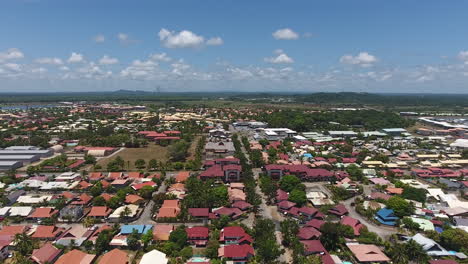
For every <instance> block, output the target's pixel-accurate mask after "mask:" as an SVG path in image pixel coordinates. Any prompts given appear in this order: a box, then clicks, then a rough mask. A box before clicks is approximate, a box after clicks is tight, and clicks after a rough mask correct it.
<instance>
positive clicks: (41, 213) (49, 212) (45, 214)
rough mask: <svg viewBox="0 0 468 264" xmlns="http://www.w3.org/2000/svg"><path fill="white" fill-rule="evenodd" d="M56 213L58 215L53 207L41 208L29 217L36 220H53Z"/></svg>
mask: <svg viewBox="0 0 468 264" xmlns="http://www.w3.org/2000/svg"><path fill="white" fill-rule="evenodd" d="M56 213H58V211H57V210H55V209H54V208H52V207H39V208H36V210H34V212H33V213H32V214H30V215H29V216H28V217H29V218H36V219H42V218H51V217H52V216H54V215H55V214H56Z"/></svg>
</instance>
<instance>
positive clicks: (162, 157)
mask: <svg viewBox="0 0 468 264" xmlns="http://www.w3.org/2000/svg"><path fill="white" fill-rule="evenodd" d="M117 156H120V157H121V158H122V159H123V160H124V161H125V168H127V162H128V161H130V169H129V170H137V168H135V161H136V160H137V159H143V160H145V161H146V165H148V162H149V161H150V160H151V159H155V160H157V161H158V162H159V161H163V162H166V161H167V160H168V147H161V146H159V145H156V144H155V143H152V142H150V143H149V144H148V147H146V148H126V149H124V150H122V151H120V152H119V153H117V154H115V155H113V156H111V157H110V158H103V159H100V160H99V161H98V163H97V164H99V165H101V166H102V169H103V170H106V168H107V164H108V163H109V162H110V161H112V160H114V159H115V158H116V157H117Z"/></svg>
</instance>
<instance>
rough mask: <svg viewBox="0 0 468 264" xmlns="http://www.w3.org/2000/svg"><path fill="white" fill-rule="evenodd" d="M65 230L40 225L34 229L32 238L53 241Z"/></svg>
mask: <svg viewBox="0 0 468 264" xmlns="http://www.w3.org/2000/svg"><path fill="white" fill-rule="evenodd" d="M63 231H65V229H63V228H60V227H56V226H45V225H40V226H38V227H37V228H36V231H35V232H34V234H32V238H38V239H47V240H53V239H55V238H56V237H58V236H59V235H60V234H62V232H63Z"/></svg>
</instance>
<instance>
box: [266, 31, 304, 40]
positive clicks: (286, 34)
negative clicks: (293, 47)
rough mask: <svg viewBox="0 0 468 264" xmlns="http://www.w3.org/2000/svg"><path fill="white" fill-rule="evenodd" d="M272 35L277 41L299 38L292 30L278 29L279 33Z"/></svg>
mask: <svg viewBox="0 0 468 264" xmlns="http://www.w3.org/2000/svg"><path fill="white" fill-rule="evenodd" d="M272 35H273V37H274V38H275V39H284V40H293V39H298V38H299V34H297V33H296V32H294V31H293V30H292V29H290V28H282V29H278V30H277V31H275V32H273V34H272Z"/></svg>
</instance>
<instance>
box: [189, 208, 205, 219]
mask: <svg viewBox="0 0 468 264" xmlns="http://www.w3.org/2000/svg"><path fill="white" fill-rule="evenodd" d="M188 213H189V215H191V216H193V217H208V215H209V214H210V209H209V208H189V209H188Z"/></svg>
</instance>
